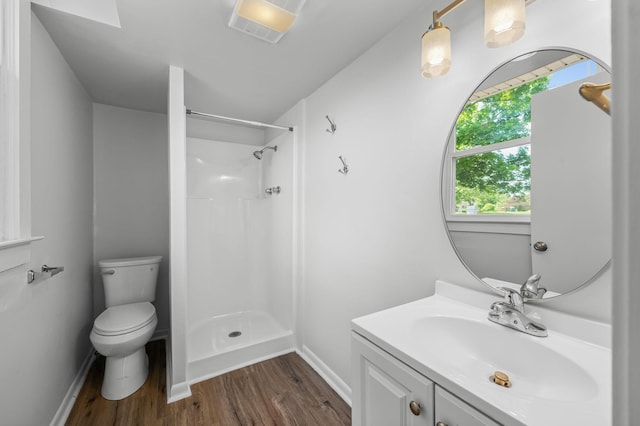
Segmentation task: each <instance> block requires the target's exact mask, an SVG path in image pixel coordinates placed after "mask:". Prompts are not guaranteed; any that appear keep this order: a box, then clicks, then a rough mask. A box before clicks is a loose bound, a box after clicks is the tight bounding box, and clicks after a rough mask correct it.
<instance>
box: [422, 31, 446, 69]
mask: <svg viewBox="0 0 640 426" xmlns="http://www.w3.org/2000/svg"><path fill="white" fill-rule="evenodd" d="M449 68H451V32H450V31H449V28H447V27H445V26H442V25H440V26H437V27H436V28H434V29H432V30H429V31H427V32H426V33H424V35H423V36H422V76H423V77H427V78H429V77H439V76H441V75H444V74H446V73H447V72H449Z"/></svg>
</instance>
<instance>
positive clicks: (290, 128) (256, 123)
mask: <svg viewBox="0 0 640 426" xmlns="http://www.w3.org/2000/svg"><path fill="white" fill-rule="evenodd" d="M187 115H198V116H201V117H208V118H215V119H217V120H225V121H233V122H234V123H242V124H248V125H250V126H257V127H270V128H272V129H280V130H288V131H290V132H293V127H284V126H276V125H275V124H266V123H260V122H259V121H249V120H242V119H240V118H232V117H225V116H222V115H214V114H207V113H204V112H198V111H193V110H190V109H189V108H187Z"/></svg>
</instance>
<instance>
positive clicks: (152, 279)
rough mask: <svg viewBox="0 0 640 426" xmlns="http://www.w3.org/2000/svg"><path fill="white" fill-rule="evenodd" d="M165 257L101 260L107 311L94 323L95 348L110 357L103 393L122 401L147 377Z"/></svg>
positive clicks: (106, 365)
mask: <svg viewBox="0 0 640 426" xmlns="http://www.w3.org/2000/svg"><path fill="white" fill-rule="evenodd" d="M161 260H162V256H149V257H135V258H127V259H109V260H101V261H99V262H98V266H99V267H100V274H101V275H102V282H103V283H104V296H105V306H106V310H105V311H104V312H102V313H101V314H100V315H99V316H98V318H96V320H95V321H94V323H93V329H92V330H91V335H90V336H89V338H90V340H91V343H92V344H93V347H94V348H95V349H96V351H98V352H99V353H100V354H102V355H104V356H105V357H106V363H105V370H104V380H103V382H102V390H101V394H102V396H103V397H104V398H105V399H109V400H119V399H123V398H126V397H127V396H129V395H131V394H132V393H134V392H135V391H136V390H138V389H139V388H140V387H141V386H142V385H143V384H144V382H145V380H147V375H148V373H149V359H148V357H147V352H146V351H145V345H146V343H147V342H148V341H149V339H150V338H151V336H152V335H153V332H154V331H155V329H156V325H157V324H158V318H157V316H156V309H155V307H154V306H153V305H152V304H151V302H152V301H154V300H155V297H156V281H157V278H158V269H159V266H160V261H161Z"/></svg>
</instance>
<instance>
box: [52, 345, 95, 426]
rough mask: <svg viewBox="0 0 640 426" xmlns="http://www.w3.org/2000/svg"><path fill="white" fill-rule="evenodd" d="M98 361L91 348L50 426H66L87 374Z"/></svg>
mask: <svg viewBox="0 0 640 426" xmlns="http://www.w3.org/2000/svg"><path fill="white" fill-rule="evenodd" d="M95 359H96V356H95V350H94V349H93V347H91V349H90V351H89V353H88V354H87V356H86V358H85V360H84V362H83V363H82V365H81V366H80V369H79V370H78V373H77V374H76V377H74V379H73V381H72V382H71V385H70V386H69V389H68V390H67V394H66V395H65V396H64V398H63V399H62V402H61V403H60V407H58V411H56V414H55V415H54V416H53V419H52V420H51V423H49V426H64V424H65V422H66V421H67V418H68V417H69V413H71V409H72V408H73V404H75V402H76V398H77V397H78V394H79V393H80V390H81V389H82V385H84V381H85V379H86V378H87V374H88V373H89V368H90V367H91V364H93V361H94V360H95Z"/></svg>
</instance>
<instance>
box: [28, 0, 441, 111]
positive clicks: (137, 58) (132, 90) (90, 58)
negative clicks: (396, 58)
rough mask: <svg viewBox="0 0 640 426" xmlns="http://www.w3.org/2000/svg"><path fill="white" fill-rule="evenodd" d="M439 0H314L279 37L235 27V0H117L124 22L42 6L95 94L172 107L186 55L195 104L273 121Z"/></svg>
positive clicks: (107, 100)
mask: <svg viewBox="0 0 640 426" xmlns="http://www.w3.org/2000/svg"><path fill="white" fill-rule="evenodd" d="M77 1H83V0H77ZM429 3H433V0H307V1H306V4H305V5H304V7H303V8H302V11H301V13H300V16H299V17H298V19H297V20H296V22H295V23H294V26H293V27H292V29H291V30H290V31H289V33H287V34H286V35H285V36H284V37H283V38H282V40H280V42H279V43H277V44H269V43H267V42H264V41H262V40H259V39H256V38H253V37H251V36H248V35H245V34H242V33H240V32H238V31H236V30H233V29H231V28H229V27H228V21H229V18H230V16H231V12H232V9H233V6H234V0H117V8H118V14H119V18H120V25H121V28H118V27H116V26H111V25H105V24H102V23H99V22H96V21H93V20H89V19H84V18H81V17H79V16H75V15H71V14H67V13H64V12H61V11H59V10H56V9H52V8H49V7H45V6H41V5H37V4H33V10H34V12H35V14H36V15H37V17H38V18H39V19H40V21H41V22H42V24H43V25H44V27H45V28H46V29H47V31H48V32H49V34H50V35H51V38H52V39H53V41H54V42H55V43H56V45H57V46H58V48H59V49H60V51H61V52H62V55H63V56H64V57H65V59H66V60H67V62H68V63H69V65H70V66H71V68H72V69H73V70H74V72H75V73H76V75H77V76H78V78H79V80H80V81H81V83H82V84H83V85H84V87H85V89H86V90H87V92H88V93H89V95H90V96H91V97H92V99H93V100H94V101H95V102H98V103H103V104H108V105H114V106H120V107H126V108H132V109H137V110H143V111H152V112H166V100H167V79H168V66H169V65H176V66H180V67H183V68H184V70H185V98H186V100H185V103H186V104H187V105H186V106H187V107H188V108H191V109H193V110H196V111H201V112H207V113H210V114H218V115H226V116H231V117H237V118H243V119H247V120H256V121H263V122H267V123H271V122H273V121H274V120H275V119H276V118H277V117H279V116H280V115H282V114H283V113H284V112H286V111H287V110H288V109H290V108H291V107H292V106H293V105H295V104H296V102H298V101H299V100H300V99H302V98H304V97H306V96H308V95H310V94H311V93H312V92H313V91H314V90H315V89H317V88H318V87H319V86H321V85H322V84H323V83H324V82H326V81H327V80H329V79H330V78H331V77H332V76H333V75H335V74H336V73H337V72H338V71H340V70H341V69H342V68H344V67H345V66H347V65H348V64H349V63H351V62H352V61H354V60H355V59H356V58H357V57H358V56H360V55H361V54H362V53H363V52H364V51H366V50H367V49H368V48H369V47H371V46H372V45H373V44H375V42H376V41H378V40H379V39H380V38H382V37H383V36H384V35H385V34H386V33H388V32H389V31H390V30H392V29H393V28H395V27H396V26H397V25H399V24H400V22H402V20H404V19H405V18H406V17H408V16H409V15H410V14H411V13H412V12H415V11H416V10H418V9H420V10H422V8H423V7H426V6H427V5H428V4H429ZM425 16H430V15H429V14H428V13H426V14H425ZM428 24H429V22H427V21H425V29H426V27H427V26H428ZM420 36H421V34H416V72H419V70H418V68H419V63H418V62H419V42H420Z"/></svg>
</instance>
